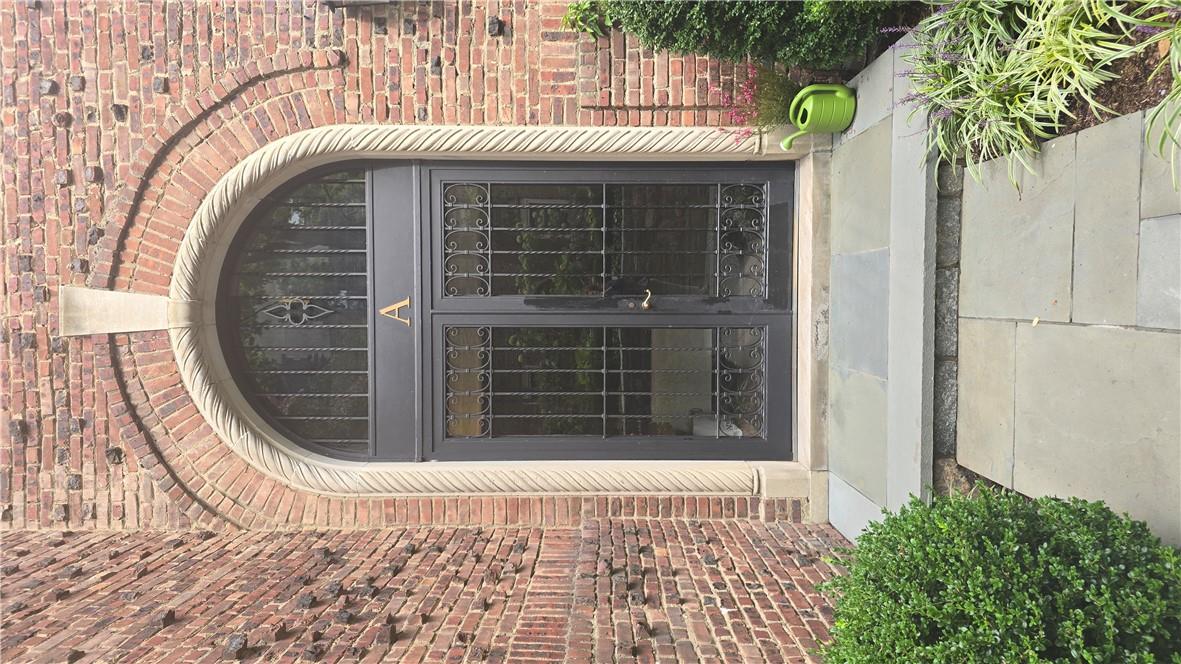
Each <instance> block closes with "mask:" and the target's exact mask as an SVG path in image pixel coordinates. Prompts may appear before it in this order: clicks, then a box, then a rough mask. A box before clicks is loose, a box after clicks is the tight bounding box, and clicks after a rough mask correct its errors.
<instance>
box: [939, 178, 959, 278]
mask: <svg viewBox="0 0 1181 664" xmlns="http://www.w3.org/2000/svg"><path fill="white" fill-rule="evenodd" d="M961 211H962V201H961V199H960V196H959V194H950V195H946V196H945V195H943V194H940V195H939V203H938V207H937V208H936V209H935V228H936V231H935V232H936V235H935V265H936V266H937V267H953V266H957V265H959V264H960V229H961V225H962V224H961V221H962V219H963V216H962V212H961Z"/></svg>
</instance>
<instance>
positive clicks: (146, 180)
mask: <svg viewBox="0 0 1181 664" xmlns="http://www.w3.org/2000/svg"><path fill="white" fill-rule="evenodd" d="M345 66H347V61H346V59H345V56H344V52H343V51H340V50H316V51H313V50H306V49H282V50H279V51H277V52H276V53H274V54H272V55H270V56H269V57H264V58H258V59H256V60H254V61H252V62H251V63H250V64H248V65H247V66H245V67H243V68H240V69H237V70H234V71H232V72H228V73H226V74H224V75H223V76H222V77H221V79H220V80H218V81H217V82H216V83H215V84H213V85H212V86H210V87H209V89H208V90H206V91H205V92H204V93H203V94H201V95H198V96H196V97H192V98H189V99H187V100H186V101H185V103H184V104H183V105H181V106H177V107H175V108H173V109H172V113H171V114H170V115H169V116H168V118H167V119H166V120H164V121H163V122H161V123H158V124H157V125H156V126H155V127H145V130H144V134H145V135H146V136H149V137H150V138H148V139H146V140H145V141H144V144H143V146H142V147H141V148H140V150H139V152H138V153H137V154H136V155H135V158H134V163H135V164H136V166H135V167H134V169H133V170H132V173H131V174H130V176H129V177H128V178H127V179H126V181H125V183H124V186H123V188H122V189H121V191H120V192H119V193H118V194H117V197H116V198H115V200H114V201H112V202H111V204H110V206H109V207H108V211H107V214H106V215H105V217H106V220H105V222H104V223H103V230H104V235H103V239H102V240H101V241H100V242H99V244H98V247H97V251H96V253H95V256H94V267H93V269H92V270H91V273H90V277H89V283H90V286H91V287H96V288H115V289H117V290H136V291H141V292H148V293H164V292H167V287H168V286H167V282H166V280H165V282H164V283H163V284H162V285H161V284H160V283H159V281H160V277H161V276H165V277H166V275H167V271H164V273H163V275H161V274H159V272H158V271H157V272H155V273H153V275H154V276H155V277H156V279H152V278H146V279H141V280H139V282H138V283H135V284H134V286H135V287H133V283H132V282H133V276H134V272H135V271H136V267H137V265H136V263H135V262H131V261H127V260H126V257H136V258H138V257H139V256H140V255H141V253H143V254H144V255H145V256H146V257H147V260H145V261H144V262H145V263H151V262H152V260H153V259H158V258H159V253H160V252H161V250H163V251H167V250H168V249H169V248H170V247H171V248H172V249H173V250H175V246H173V243H172V242H170V241H169V238H170V234H169V233H166V232H161V231H164V230H166V229H165V228H163V224H159V225H158V227H157V229H156V230H154V231H148V230H147V224H148V222H150V221H152V220H156V221H158V222H164V221H168V222H170V223H171V224H172V225H174V226H178V227H179V229H180V233H181V234H183V232H184V227H185V226H187V222H188V219H190V218H192V211H193V210H195V209H196V206H197V205H198V204H199V203H200V200H201V197H202V196H203V194H204V192H205V191H208V189H209V188H210V187H211V186H212V184H213V183H214V182H216V181H217V179H218V178H220V177H221V176H222V175H224V173H225V171H227V170H229V168H230V167H232V166H233V164H234V163H235V162H236V161H237V159H240V158H241V157H244V156H245V155H246V154H249V152H251V151H253V150H256V149H258V148H259V147H261V146H262V145H264V144H265V143H266V142H267V141H269V140H273V139H274V138H275V137H276V136H274V135H273V134H274V133H275V132H276V131H278V130H279V128H277V127H275V126H274V125H275V124H276V123H273V122H271V121H270V120H268V119H265V117H266V116H257V115H252V116H250V117H253V118H254V121H255V122H256V123H257V125H256V126H257V127H259V128H261V129H263V130H262V131H255V130H254V129H253V128H252V129H251V130H248V131H246V132H243V133H239V134H238V135H236V136H235V137H234V138H235V140H230V141H226V140H224V138H221V139H219V138H218V136H222V137H224V136H225V134H224V132H219V131H217V129H218V128H219V127H220V126H222V125H224V124H227V123H230V122H233V121H235V120H236V119H242V117H243V115H244V114H248V113H250V112H251V111H253V110H255V109H256V108H257V107H258V106H259V105H260V104H262V103H265V102H266V101H267V100H268V99H269V98H270V97H279V96H291V95H295V96H297V97H307V96H309V95H313V94H314V95H317V96H320V95H319V92H320V91H324V90H326V89H327V88H329V87H331V86H335V87H337V88H339V87H341V86H343V84H344V78H343V76H342V74H341V71H342V69H343V68H344V67H345ZM322 101H323V98H319V99H316V100H315V102H316V103H313V104H307V103H306V102H305V103H304V105H303V106H302V110H303V111H304V112H306V113H309V116H308V117H306V118H299V120H300V121H301V122H307V123H308V126H315V123H316V121H317V119H319V120H320V121H321V122H325V123H331V122H339V121H343V119H340V118H338V117H337V113H343V111H344V108H343V105H338V104H330V105H323V104H321V103H320V102H322ZM312 109H315V110H317V111H319V113H318V115H319V118H317V117H316V116H312V115H310V111H311V110H312ZM329 111H331V113H329ZM327 116H330V117H327ZM260 119H261V121H260ZM289 129H291V131H294V130H295V129H294V128H289ZM211 140H213V141H219V143H218V144H219V146H220V147H221V149H222V150H224V152H221V153H216V152H212V151H211V150H210V149H209V148H210V146H209V141H211ZM194 157H199V158H200V159H201V160H203V161H202V163H201V164H200V165H201V169H200V170H196V169H194V168H192V167H191V166H190V167H186V166H188V165H191V164H192V163H193V158H194ZM185 207H191V208H192V209H190V210H188V211H187V215H186V214H185V212H186V211H185V210H184V208H185ZM177 214H180V215H182V216H180V217H177V216H176V215H177ZM153 266H156V267H158V266H157V265H156V264H155V263H153Z"/></svg>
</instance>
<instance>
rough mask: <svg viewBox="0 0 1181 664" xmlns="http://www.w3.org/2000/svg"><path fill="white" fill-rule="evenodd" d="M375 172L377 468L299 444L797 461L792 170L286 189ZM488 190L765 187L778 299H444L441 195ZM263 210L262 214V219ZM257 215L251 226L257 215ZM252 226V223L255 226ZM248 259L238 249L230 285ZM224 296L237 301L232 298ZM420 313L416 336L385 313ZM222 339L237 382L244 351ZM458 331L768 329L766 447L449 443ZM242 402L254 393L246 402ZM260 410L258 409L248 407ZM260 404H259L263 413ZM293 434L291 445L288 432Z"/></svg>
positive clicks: (433, 456) (380, 455) (509, 173)
mask: <svg viewBox="0 0 1181 664" xmlns="http://www.w3.org/2000/svg"><path fill="white" fill-rule="evenodd" d="M357 167H365V168H366V169H367V173H368V175H367V180H368V183H369V186H368V199H369V205H368V214H367V222H368V235H369V244H368V246H369V253H368V259H367V260H368V267H369V280H368V282H369V285H368V294H369V340H370V353H369V358H370V375H369V385H370V400H369V404H370V445H369V454H368V455H366V456H363V457H362V456H359V455H347V454H341V453H339V452H337V451H334V450H328V449H325V448H323V447H322V446H317V445H315V444H311V443H308V442H307V441H302V440H298V439H296V442H298V443H300V444H301V445H303V446H304V447H307V448H308V449H310V450H313V451H315V452H317V453H320V454H324V455H326V456H331V457H335V458H341V459H346V460H357V461H365V460H374V461H376V460H401V461H422V460H440V461H444V460H518V459H522V460H523V459H552V460H577V459H748V460H780V459H790V458H792V453H793V450H792V439H791V436H792V433H791V418H792V415H791V406H792V400H791V399H792V376H793V374H794V366H793V362H794V351H793V349H794V345H795V340H794V336H793V335H794V324H793V321H794V313H793V310H792V305H793V293H794V287H793V282H792V279H793V269H792V256H793V247H792V246H791V240H792V235H793V228H792V226H793V223H794V211H793V206H794V170H793V165H792V164H790V163H783V164H776V165H774V166H765V165H757V164H756V165H752V164H741V163H739V164H734V163H684V164H648V163H611V164H584V163H522V162H455V161H436V162H411V161H398V162H365V163H358V162H351V163H349V164H336V165H333V166H329V167H325V168H323V169H317V170H316V171H314V172H310V173H308V174H307V175H306V176H305V177H301V178H300V179H299V180H297V181H293V182H292V183H289V184H288V185H285V187H284V190H289V188H293V187H296V186H298V185H299V184H300V183H305V182H307V181H308V180H311V179H314V178H316V177H318V176H321V175H323V174H324V173H326V172H330V171H335V170H344V169H346V168H357ZM464 180H481V181H489V180H491V181H493V182H498V183H501V182H521V183H545V182H550V183H569V182H584V181H589V182H595V183H600V182H603V183H608V184H636V183H639V182H649V183H652V184H677V183H681V184H694V183H717V182H722V181H726V182H731V181H747V182H765V183H767V196H768V201H767V205H768V214H767V219H766V234H765V238H764V241H765V242H764V245H765V249H764V252H765V253H764V255H765V265H766V266H767V267H766V274H765V278H766V284H767V285H766V288H767V297H766V298H756V297H702V296H672V295H668V296H661V295H659V294H656V295H655V297H654V298H653V305H654V307H653V309H652V310H648V311H642V310H640V309H638V308H636V298H635V297H633V296H620V297H599V296H597V295H596V296H560V295H544V296H514V295H496V296H492V297H479V296H448V297H444V296H443V294H442V293H443V290H442V278H443V277H442V268H441V266H442V248H441V246H442V245H441V232H442V231H441V229H442V220H441V214H442V210H441V207H442V206H441V204H440V201H439V197H438V194H439V192H440V191H441V189H440V187H441V184H442V183H443V182H448V181H464ZM260 207H261V206H260ZM252 214H253V213H252ZM247 223H249V222H247ZM236 249H237V247H231V254H230V257H229V258H228V259H227V261H226V265H227V267H226V269H225V270H223V275H226V274H229V272H230V269H229V266H230V264H231V262H232V259H233V256H234V252H235V250H236ZM224 281H225V280H224V279H223V283H222V284H221V285H220V287H219V289H220V292H223V293H224V292H225V289H226V288H227V286H228V285H227V284H226V283H224ZM404 297H409V298H410V299H411V306H409V307H407V309H406V310H405V312H404V313H403V315H405V316H408V317H409V318H411V320H412V324H411V325H409V326H405V325H403V324H401V323H399V322H397V321H395V320H391V319H389V318H386V317H382V316H380V315H378V314H377V311H378V310H379V309H380V308H382V307H384V306H387V305H388V304H390V303H392V302H397V301H399V300H401V299H402V298H404ZM221 323H222V314H221V309H220V307H219V332H220V334H221V335H222V339H223V344H226V346H223V347H226V348H227V350H228V352H227V359H228V360H230V365H231V370H232V371H234V374H235V378H238V377H239V374H238V371H237V369H236V365H235V361H234V354H233V347H234V344H235V341H234V340H233V339H232V337H233V335H232V334H231V333H230V330H229V329H228V328H229V327H230V326H228V325H223V324H221ZM448 325H459V326H474V325H479V326H497V325H517V326H520V325H537V326H546V327H582V326H618V327H658V328H702V327H719V328H720V327H762V328H764V329H765V331H766V334H765V344H766V346H765V348H766V357H765V365H766V367H767V372H766V376H765V380H766V392H765V394H766V403H765V408H766V421H765V425H764V431H765V436H764V437H762V438H749V437H748V438H743V437H720V438H718V437H696V436H673V435H665V436H650V437H647V436H644V437H641V436H628V437H606V438H602V437H591V436H586V437H580V436H570V437H559V436H538V437H516V438H447V437H445V436H444V435H443V432H444V430H445V427H444V423H443V411H444V408H443V403H444V399H445V395H444V386H443V381H442V379H441V378H440V377H441V376H442V375H443V371H444V367H443V361H444V360H443V348H444V345H443V337H442V334H443V329H444V327H445V326H448ZM243 392H244V393H246V392H247V390H245V389H244V390H243ZM246 396H247V398H248V399H252V398H251V396H250V395H249V394H246ZM251 402H252V403H256V402H255V401H254V400H252V401H251ZM284 433H287V432H284Z"/></svg>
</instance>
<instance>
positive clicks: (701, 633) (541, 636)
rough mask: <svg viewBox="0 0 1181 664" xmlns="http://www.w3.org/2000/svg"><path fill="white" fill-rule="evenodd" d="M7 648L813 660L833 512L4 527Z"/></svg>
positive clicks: (410, 657)
mask: <svg viewBox="0 0 1181 664" xmlns="http://www.w3.org/2000/svg"><path fill="white" fill-rule="evenodd" d="M2 544H3V546H2V553H0V564H2V570H0V571H2V572H3V575H4V576H3V582H2V584H0V598H2V600H3V618H2V620H3V622H2V624H0V648H2V650H0V658H2V659H3V660H4V661H6V662H30V661H47V662H48V661H52V662H65V661H103V662H116V661H122V662H196V661H203V662H204V661H217V660H221V659H233V658H241V659H246V660H253V661H267V662H269V661H284V662H291V661H300V660H320V661H338V660H344V661H364V662H371V661H396V662H401V661H405V662H418V661H430V662H436V661H439V662H442V661H448V662H463V661H466V662H477V661H488V662H556V661H569V662H624V661H637V662H650V661H667V662H697V661H702V662H706V661H733V662H761V661H767V662H804V661H815V656H814V655H812V654H810V653H811V652H812V651H813V650H814V649H815V647H816V645H817V642H818V641H822V640H824V639H825V638H826V637H827V625H828V624H829V619H830V616H831V612H830V608H829V605H828V604H827V602H826V601H825V600H824V599H823V597H822V596H821V595H820V594H819V593H818V592H817V591H816V590H815V584H816V583H817V582H819V581H821V580H822V579H825V578H828V577H829V576H831V575H832V574H833V573H834V570H833V568H832V567H831V566H829V565H828V564H827V563H825V562H824V561H823V560H822V557H823V556H825V555H827V554H829V553H830V552H831V549H832V547H833V546H835V545H840V544H844V540H842V539H841V537H840V535H839V534H837V533H836V532H835V531H834V530H832V529H831V528H830V527H827V526H801V525H794V524H788V523H781V522H773V523H765V522H758V521H739V520H702V521H696V520H687V519H626V518H621V519H590V520H587V521H585V522H584V523H583V525H582V526H581V529H578V528H512V527H507V528H506V527H497V528H489V527H485V528H449V527H420V528H410V529H401V530H370V531H328V532H298V533H294V532H291V533H288V532H269V533H262V532H237V533H225V534H217V535H215V534H213V533H208V532H137V533H124V532H101V531H100V532H78V533H67V534H65V535H63V534H61V533H51V532H28V531H23V532H7V533H4V534H3V540H2Z"/></svg>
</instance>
